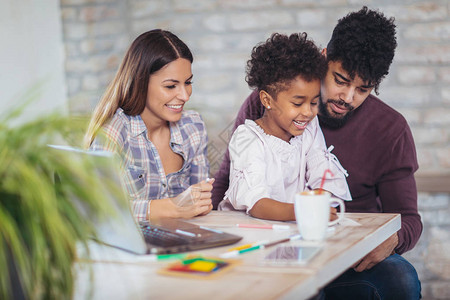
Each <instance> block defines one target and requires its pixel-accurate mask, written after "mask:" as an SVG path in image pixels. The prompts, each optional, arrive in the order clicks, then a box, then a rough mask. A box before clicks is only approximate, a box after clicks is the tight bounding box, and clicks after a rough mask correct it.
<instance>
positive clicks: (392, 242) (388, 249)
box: [353, 233, 398, 272]
mask: <svg viewBox="0 0 450 300" xmlns="http://www.w3.org/2000/svg"><path fill="white" fill-rule="evenodd" d="M397 244H398V236H397V233H394V234H393V235H391V236H390V237H389V238H388V239H387V240H385V241H384V242H383V243H382V244H380V245H379V246H378V247H376V248H375V249H373V250H372V252H370V253H369V254H367V255H366V256H365V257H364V258H363V259H361V260H360V261H358V262H357V263H356V264H354V265H353V269H354V270H355V271H356V272H362V271H364V270H369V269H371V268H372V267H373V266H375V265H376V264H378V263H379V262H381V261H383V260H384V259H385V258H386V257H388V256H390V255H391V254H392V252H393V251H394V249H395V247H397Z"/></svg>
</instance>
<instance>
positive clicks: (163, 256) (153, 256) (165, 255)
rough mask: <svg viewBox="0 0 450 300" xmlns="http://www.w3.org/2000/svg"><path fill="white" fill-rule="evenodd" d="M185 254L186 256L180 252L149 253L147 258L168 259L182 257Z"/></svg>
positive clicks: (154, 259)
mask: <svg viewBox="0 0 450 300" xmlns="http://www.w3.org/2000/svg"><path fill="white" fill-rule="evenodd" d="M186 256H187V255H186V254H181V253H176V254H151V255H149V258H150V259H151V260H152V261H157V260H169V259H183V258H185V257H186Z"/></svg>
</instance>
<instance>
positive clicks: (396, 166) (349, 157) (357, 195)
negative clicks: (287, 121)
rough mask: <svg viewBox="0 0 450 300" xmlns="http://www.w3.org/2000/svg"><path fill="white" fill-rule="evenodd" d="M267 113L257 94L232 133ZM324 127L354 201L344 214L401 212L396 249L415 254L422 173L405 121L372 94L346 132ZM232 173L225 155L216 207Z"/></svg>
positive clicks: (245, 106) (243, 109)
mask: <svg viewBox="0 0 450 300" xmlns="http://www.w3.org/2000/svg"><path fill="white" fill-rule="evenodd" d="M263 112H264V107H263V106H262V104H261V102H260V101H259V97H258V93H256V92H253V93H252V94H251V95H250V96H249V97H248V98H247V99H246V100H245V102H244V104H243V105H242V107H241V109H240V110H239V113H238V116H237V118H236V123H235V126H234V129H236V127H237V126H239V125H240V124H242V123H244V120H245V119H251V120H256V119H258V118H260V117H261V116H262V115H263ZM319 121H320V116H319ZM321 127H322V131H323V134H324V136H325V140H326V143H327V146H330V145H333V146H334V147H335V148H334V150H333V153H334V154H335V155H336V156H337V158H338V159H339V161H340V162H341V164H342V166H343V167H344V168H345V169H346V170H347V171H348V173H349V176H348V178H347V182H348V185H349V188H350V192H351V194H352V197H353V201H349V202H346V210H347V211H348V212H385V213H400V214H401V216H402V228H401V229H400V230H399V231H398V239H399V243H398V246H397V247H396V249H395V250H396V252H397V253H399V254H402V253H404V252H406V251H408V250H410V249H412V248H413V247H414V246H415V244H416V243H417V241H418V239H419V237H420V234H421V233H422V222H421V220H420V216H419V214H418V212H417V188H416V182H415V179H414V172H415V171H416V170H417V169H418V164H417V157H416V150H415V146H414V140H413V137H412V134H411V130H410V128H409V126H408V124H407V122H406V120H405V119H404V118H403V116H402V115H401V114H400V113H398V112H397V111H395V110H394V109H393V108H391V107H389V106H388V105H386V104H385V103H383V102H382V101H381V100H380V99H378V98H377V97H375V96H372V95H370V96H369V97H367V99H366V100H365V101H364V102H363V104H362V105H361V106H360V107H358V108H357V109H356V110H355V111H354V113H353V115H352V117H351V118H350V119H349V120H348V122H347V123H346V124H345V125H344V126H343V127H342V128H339V129H332V128H327V127H326V126H325V125H323V124H322V123H321ZM229 174H230V158H229V155H228V152H227V153H226V154H225V157H224V160H223V162H222V165H221V167H220V170H219V171H218V172H217V173H216V174H215V176H214V178H215V179H216V180H215V182H214V189H213V196H212V200H213V205H214V208H217V205H218V204H219V202H220V201H221V200H222V199H223V196H224V194H225V191H226V190H227V189H228V183H229Z"/></svg>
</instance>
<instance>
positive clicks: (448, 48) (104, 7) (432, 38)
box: [61, 0, 450, 299]
mask: <svg viewBox="0 0 450 300" xmlns="http://www.w3.org/2000/svg"><path fill="white" fill-rule="evenodd" d="M362 5H368V6H369V7H371V8H377V9H379V10H381V11H383V12H384V13H385V14H386V15H388V16H394V17H395V18H396V20H397V25H398V43H399V47H398V51H397V53H396V56H395V59H394V63H393V65H392V68H391V72H390V74H389V75H388V77H387V78H386V79H385V80H384V82H383V83H382V84H381V87H380V97H381V98H382V99H383V100H384V101H385V102H387V103H388V104H390V105H391V106H393V107H394V108H396V109H397V110H399V111H400V112H401V113H402V114H403V115H404V116H405V117H406V119H407V120H408V122H409V124H410V125H411V129H412V131H413V134H414V137H415V141H416V146H417V152H418V158H419V164H420V170H419V175H421V174H424V175H430V174H431V175H440V174H450V130H449V129H448V127H449V125H450V87H449V86H450V84H449V83H450V18H449V11H450V3H449V2H448V1H447V0H434V1H413V0H408V1H402V0H390V1H387V0H377V1H375V0H368V1H362V0H328V1H325V0H322V1H317V0H152V1H141V0H128V1H118V0H61V17H62V20H63V28H64V32H63V34H64V43H65V47H66V48H65V49H66V64H65V65H66V79H67V85H68V93H69V95H68V96H69V98H70V99H71V110H72V112H74V113H90V112H91V110H92V108H93V107H94V106H95V104H96V103H97V102H98V100H99V98H100V96H101V94H102V93H103V91H104V89H105V86H106V84H107V83H108V82H109V80H110V79H111V78H112V76H114V73H115V71H116V69H117V66H118V64H119V63H120V60H121V59H122V57H123V54H124V52H125V51H126V48H127V47H128V45H129V43H130V42H131V41H132V40H134V38H135V37H137V35H139V34H140V33H142V32H144V31H147V30H150V29H153V28H163V29H168V30H171V31H173V32H174V33H175V34H177V35H178V36H179V37H180V38H181V39H182V40H183V41H185V42H186V43H187V44H188V45H189V46H190V48H191V50H192V51H193V53H194V65H193V72H194V92H193V95H192V98H191V100H190V101H189V104H188V107H189V108H192V109H196V110H198V111H199V112H200V113H201V114H202V116H203V118H204V120H205V122H206V124H207V128H208V133H209V138H210V145H209V156H210V158H211V166H212V173H214V172H215V170H217V168H218V164H219V163H220V160H221V157H222V154H223V151H224V150H225V147H226V143H227V141H228V138H229V127H230V124H232V123H233V120H234V117H235V115H236V112H237V110H238V109H239V107H240V105H241V103H242V101H243V100H244V99H245V98H246V96H247V95H248V94H249V92H250V91H249V89H248V87H247V85H246V83H245V80H244V77H245V63H246V61H247V59H248V58H249V55H250V51H251V49H252V47H253V46H255V45H256V44H257V43H258V42H261V41H264V40H265V39H267V38H268V37H269V36H270V34H271V33H272V32H282V33H292V32H297V31H306V32H308V34H309V35H310V37H312V38H313V39H314V40H315V41H316V43H317V44H318V45H319V46H320V47H325V46H326V43H327V41H328V39H329V37H330V35H331V31H332V29H333V27H334V25H335V24H336V22H337V20H338V19H339V18H340V17H342V16H344V15H345V14H346V13H347V12H349V11H351V10H357V9H359V8H360V7H361V6H362ZM447 178H448V177H447ZM444 184H447V185H448V186H450V182H449V183H444ZM447 190H448V189H447ZM425 192H426V191H424V192H422V193H420V195H419V207H420V213H421V215H422V217H423V219H424V225H425V229H424V233H423V235H422V238H421V240H420V241H419V244H418V245H417V247H416V248H415V249H414V250H413V251H411V252H410V253H408V254H407V255H406V256H407V257H408V259H410V260H411V261H412V262H413V264H414V265H415V266H416V267H417V269H418V271H419V273H420V277H421V280H422V283H423V290H424V292H423V294H424V298H425V299H448V298H450V292H449V289H448V286H447V285H448V283H450V271H449V270H450V256H449V255H448V254H447V253H449V252H446V250H447V249H449V247H445V246H450V236H449V233H448V232H450V231H449V230H448V229H449V227H450V221H448V220H449V219H450V210H449V202H450V200H449V194H445V193H425Z"/></svg>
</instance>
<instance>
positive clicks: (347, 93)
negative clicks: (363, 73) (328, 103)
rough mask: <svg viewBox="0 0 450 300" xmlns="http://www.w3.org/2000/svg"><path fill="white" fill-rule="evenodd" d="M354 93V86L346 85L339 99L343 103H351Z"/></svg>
mask: <svg viewBox="0 0 450 300" xmlns="http://www.w3.org/2000/svg"><path fill="white" fill-rule="evenodd" d="M354 95H355V88H354V87H351V86H348V87H345V88H344V89H343V91H342V92H341V97H340V98H341V100H343V101H344V102H345V103H351V102H353V96H354Z"/></svg>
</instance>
